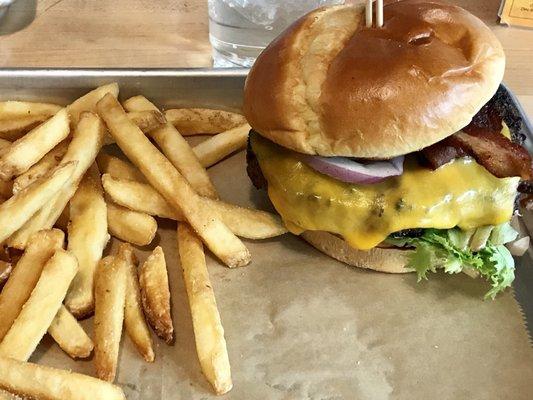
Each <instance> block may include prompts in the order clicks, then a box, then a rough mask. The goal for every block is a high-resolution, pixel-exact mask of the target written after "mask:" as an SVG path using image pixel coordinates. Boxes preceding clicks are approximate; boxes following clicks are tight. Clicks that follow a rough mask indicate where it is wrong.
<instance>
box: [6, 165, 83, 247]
mask: <svg viewBox="0 0 533 400" xmlns="http://www.w3.org/2000/svg"><path fill="white" fill-rule="evenodd" d="M75 168H76V163H75V162H69V163H68V164H65V165H61V166H58V167H56V168H55V169H53V170H52V171H50V173H49V174H47V175H45V176H43V177H41V178H39V179H37V180H36V181H35V182H33V183H32V184H31V185H30V186H28V187H27V188H25V189H24V190H22V191H20V192H18V193H17V194H15V195H14V196H13V197H11V198H9V199H8V200H7V201H5V202H4V203H2V204H1V205H0V242H2V241H4V240H6V239H7V238H8V237H9V236H10V235H11V234H13V233H14V232H16V231H17V229H19V228H21V227H22V226H23V225H24V224H26V223H27V222H28V221H30V219H31V218H32V216H33V215H35V214H36V213H37V212H38V211H39V209H41V208H42V207H43V206H45V205H46V204H48V203H49V202H50V200H51V199H52V198H54V196H55V194H56V193H58V192H59V191H60V190H62V189H63V188H64V187H65V185H66V184H67V183H68V182H69V181H70V180H71V179H72V175H73V173H74V170H75ZM15 234H16V233H15Z"/></svg>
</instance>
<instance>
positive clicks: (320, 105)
mask: <svg viewBox="0 0 533 400" xmlns="http://www.w3.org/2000/svg"><path fill="white" fill-rule="evenodd" d="M504 68H505V56H504V53H503V50H502V47H501V44H500V43H499V41H498V40H497V39H496V37H495V36H494V34H493V33H492V32H491V30H490V29H489V28H488V27H487V26H486V25H485V24H484V23H483V22H481V21H480V20H479V19H478V18H476V17H475V16H473V15H472V14H470V13H469V12H467V11H465V10H463V9H462V8H460V7H456V6H451V5H444V4H440V3H437V2H432V1H423V0H404V1H398V2H389V3H388V4H386V5H385V7H384V25H383V27H382V28H375V27H374V28H366V27H365V18H364V7H362V6H360V7H353V6H335V7H325V8H321V9H317V10H315V11H312V12H311V13H309V14H307V15H306V16H304V17H302V18H301V19H299V20H298V21H296V22H295V23H294V24H293V25H292V26H290V27H289V28H288V29H287V30H286V31H285V32H283V33H282V34H281V35H280V36H279V37H278V38H277V39H276V40H275V41H274V42H272V43H271V44H270V45H269V46H268V47H267V48H266V49H265V50H264V51H263V53H262V54H261V55H260V56H259V58H258V59H257V61H256V62H255V64H254V66H253V68H252V69H251V71H250V73H249V75H248V78H247V80H246V86H245V93H244V112H245V115H246V118H247V119H248V121H249V122H250V125H251V126H252V127H253V129H254V130H256V131H257V132H259V133H260V134H261V135H263V136H264V137H266V138H268V139H270V140H272V141H273V142H276V143H278V144H280V145H282V146H284V147H287V148H290V149H293V150H295V151H298V152H301V153H307V154H319V155H323V156H348V157H362V158H389V157H394V156H397V155H401V154H407V153H410V152H413V151H416V150H419V149H421V148H424V147H426V146H429V145H431V144H433V143H436V142H438V141H440V140H442V139H444V138H445V137H447V136H449V135H452V134H453V133H455V132H457V131H458V130H460V129H461V128H463V127H464V126H466V125H467V124H468V123H469V122H470V120H471V118H472V117H473V116H474V114H476V112H477V111H479V109H480V108H481V107H482V106H483V105H484V104H485V103H486V102H487V101H488V100H489V99H490V98H491V97H492V95H493V94H494V93H495V92H496V90H497V88H498V85H499V83H500V82H501V80H502V76H503V72H504Z"/></svg>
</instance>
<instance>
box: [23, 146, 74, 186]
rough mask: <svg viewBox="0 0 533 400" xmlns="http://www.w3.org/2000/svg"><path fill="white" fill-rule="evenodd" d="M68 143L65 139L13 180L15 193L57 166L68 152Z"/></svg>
mask: <svg viewBox="0 0 533 400" xmlns="http://www.w3.org/2000/svg"><path fill="white" fill-rule="evenodd" d="M67 147H68V143H67V142H66V141H65V140H64V141H62V142H61V143H59V144H58V145H57V146H56V147H54V148H53V149H52V150H50V151H49V152H48V153H47V154H46V155H45V156H44V157H43V158H41V159H40V160H39V161H38V162H37V163H36V164H34V165H32V166H31V167H30V169H28V170H27V171H26V172H24V173H23V174H21V175H19V176H17V177H16V179H15V180H14V181H13V193H17V192H20V191H21V190H22V189H24V188H25V187H26V186H28V185H29V184H30V183H32V182H34V181H35V180H36V179H39V178H40V177H41V176H43V175H45V174H46V173H47V172H48V171H50V170H51V169H52V168H54V167H56V166H57V165H58V164H59V162H60V161H61V159H62V158H63V156H64V155H65V153H66V152H67Z"/></svg>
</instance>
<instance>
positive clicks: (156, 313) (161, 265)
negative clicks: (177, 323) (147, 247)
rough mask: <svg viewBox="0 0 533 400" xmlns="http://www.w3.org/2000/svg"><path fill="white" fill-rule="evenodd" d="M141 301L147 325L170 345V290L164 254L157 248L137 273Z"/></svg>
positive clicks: (171, 337)
mask: <svg viewBox="0 0 533 400" xmlns="http://www.w3.org/2000/svg"><path fill="white" fill-rule="evenodd" d="M139 284H140V286H141V300H142V305H143V308H144V313H145V314H146V318H147V319H148V323H149V324H150V326H151V327H152V328H153V329H154V331H155V333H156V334H157V336H159V337H160V338H161V339H163V340H164V341H165V342H167V343H169V344H170V343H172V339H173V337H174V326H173V325H172V316H171V315H170V289H169V286H168V274H167V264H166V262H165V254H164V253H163V249H162V248H161V247H160V246H157V247H156V248H155V249H154V251H153V252H152V254H150V256H149V257H148V258H147V259H146V261H145V262H144V264H143V265H142V267H141V270H140V272H139Z"/></svg>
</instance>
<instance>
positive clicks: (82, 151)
mask: <svg viewBox="0 0 533 400" xmlns="http://www.w3.org/2000/svg"><path fill="white" fill-rule="evenodd" d="M104 135H105V126H104V124H103V122H102V120H101V119H100V118H99V117H98V115H96V114H93V113H91V112H84V113H82V114H81V117H80V120H79V123H78V125H77V126H76V129H75V131H74V133H73V135H72V140H71V142H70V144H69V146H68V149H67V152H66V154H65V156H64V157H63V159H62V160H61V163H60V164H59V165H64V164H66V163H69V162H71V161H76V162H77V166H76V169H75V171H74V173H73V174H72V179H71V181H70V182H69V183H68V184H67V185H65V187H64V188H63V190H61V191H60V192H59V193H57V195H56V196H54V198H53V199H51V201H49V202H48V203H47V204H46V206H44V207H42V208H41V209H40V210H39V211H38V212H37V213H36V214H35V215H34V216H33V218H32V219H31V220H30V221H28V222H27V223H26V224H25V225H24V226H23V227H22V228H21V229H20V230H19V231H18V232H17V233H16V234H15V235H13V236H12V237H10V238H9V240H8V245H9V246H10V247H14V248H16V249H24V247H25V246H26V244H27V242H28V238H29V237H30V235H31V234H33V233H34V232H37V231H39V230H41V229H49V228H51V227H52V226H54V224H55V223H56V221H57V220H58V218H59V216H60V215H61V213H62V212H63V210H64V209H65V207H66V206H67V203H68V202H69V200H70V199H71V198H72V196H74V193H75V192H76V189H77V188H78V185H79V183H80V181H81V179H82V178H83V175H84V174H85V172H86V171H87V170H88V169H89V167H90V166H91V164H92V163H93V162H94V160H95V158H96V155H97V154H98V152H99V151H100V148H101V147H102V144H103V140H104Z"/></svg>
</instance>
